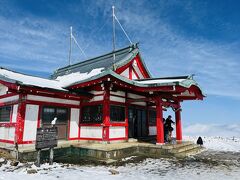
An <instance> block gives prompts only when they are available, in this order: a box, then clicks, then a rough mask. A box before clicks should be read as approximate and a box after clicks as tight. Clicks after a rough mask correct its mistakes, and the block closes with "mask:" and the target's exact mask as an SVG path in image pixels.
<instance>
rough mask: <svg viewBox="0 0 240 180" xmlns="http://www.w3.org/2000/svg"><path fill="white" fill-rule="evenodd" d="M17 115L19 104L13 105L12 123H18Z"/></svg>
mask: <svg viewBox="0 0 240 180" xmlns="http://www.w3.org/2000/svg"><path fill="white" fill-rule="evenodd" d="M17 113H18V104H15V105H13V111H12V123H16V122H17Z"/></svg>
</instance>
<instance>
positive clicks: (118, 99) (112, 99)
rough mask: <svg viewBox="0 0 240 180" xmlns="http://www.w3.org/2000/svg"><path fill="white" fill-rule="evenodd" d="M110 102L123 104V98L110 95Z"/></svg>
mask: <svg viewBox="0 0 240 180" xmlns="http://www.w3.org/2000/svg"><path fill="white" fill-rule="evenodd" d="M110 101H116V102H122V103H125V98H122V97H118V96H113V95H110Z"/></svg>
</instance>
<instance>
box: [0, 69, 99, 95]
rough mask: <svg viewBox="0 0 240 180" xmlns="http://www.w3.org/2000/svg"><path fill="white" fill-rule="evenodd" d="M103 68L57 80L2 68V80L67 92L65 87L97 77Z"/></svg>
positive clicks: (0, 74) (0, 72) (0, 71)
mask: <svg viewBox="0 0 240 180" xmlns="http://www.w3.org/2000/svg"><path fill="white" fill-rule="evenodd" d="M102 70H103V68H98V69H93V70H92V71H90V72H89V73H87V72H86V73H80V72H76V73H72V74H68V75H64V76H59V77H58V78H57V79H55V80H54V79H46V78H41V77H36V76H30V75H26V74H22V73H18V72H14V71H11V70H8V69H4V68H0V79H1V80H3V81H7V82H12V83H18V84H22V85H27V86H36V87H41V88H47V89H55V90H61V91H67V90H66V89H65V87H67V86H69V85H71V84H72V83H74V82H76V81H81V80H84V79H88V78H90V77H92V76H95V75H97V74H99V73H101V71H102Z"/></svg>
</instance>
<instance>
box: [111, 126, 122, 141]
mask: <svg viewBox="0 0 240 180" xmlns="http://www.w3.org/2000/svg"><path fill="white" fill-rule="evenodd" d="M125 137H126V131H125V127H120V126H118V127H109V138H125Z"/></svg>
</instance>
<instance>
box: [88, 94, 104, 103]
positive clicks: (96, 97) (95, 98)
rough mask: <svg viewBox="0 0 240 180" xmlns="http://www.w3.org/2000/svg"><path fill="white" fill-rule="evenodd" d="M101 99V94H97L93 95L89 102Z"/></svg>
mask: <svg viewBox="0 0 240 180" xmlns="http://www.w3.org/2000/svg"><path fill="white" fill-rule="evenodd" d="M102 100H103V95H99V96H94V97H93V98H92V99H90V101H89V102H93V101H102Z"/></svg>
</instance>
